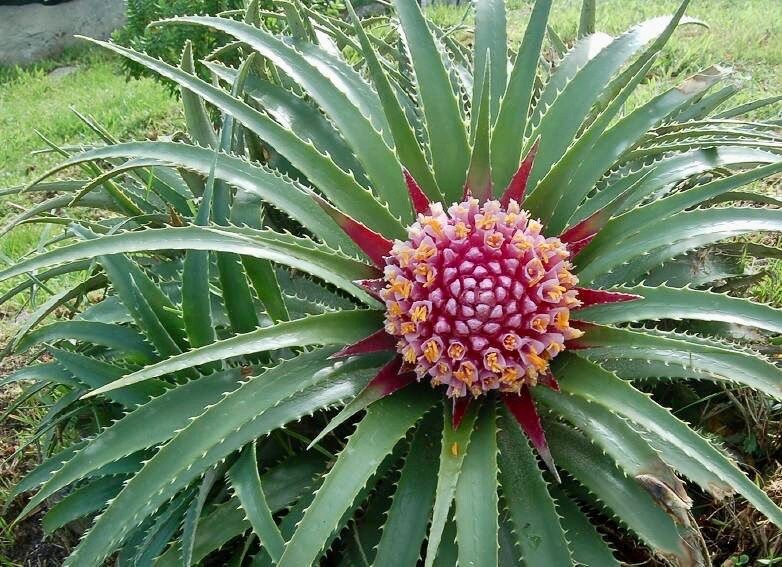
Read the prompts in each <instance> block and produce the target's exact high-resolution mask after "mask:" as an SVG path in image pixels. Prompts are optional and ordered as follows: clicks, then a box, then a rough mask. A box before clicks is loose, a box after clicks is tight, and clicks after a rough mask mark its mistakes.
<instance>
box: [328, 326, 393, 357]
mask: <svg viewBox="0 0 782 567" xmlns="http://www.w3.org/2000/svg"><path fill="white" fill-rule="evenodd" d="M395 349H396V339H395V338H394V337H392V336H391V335H389V334H388V333H386V331H385V330H384V329H380V330H379V331H377V332H375V333H372V334H371V335H369V336H368V337H365V338H363V339H361V340H360V341H358V342H355V343H353V344H352V345H348V346H346V347H345V348H343V349H342V350H340V351H337V352H335V353H334V354H332V355H331V356H330V357H329V358H343V357H346V356H354V355H357V354H368V353H370V352H382V351H386V350H395Z"/></svg>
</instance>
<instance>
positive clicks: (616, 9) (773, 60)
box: [429, 0, 782, 117]
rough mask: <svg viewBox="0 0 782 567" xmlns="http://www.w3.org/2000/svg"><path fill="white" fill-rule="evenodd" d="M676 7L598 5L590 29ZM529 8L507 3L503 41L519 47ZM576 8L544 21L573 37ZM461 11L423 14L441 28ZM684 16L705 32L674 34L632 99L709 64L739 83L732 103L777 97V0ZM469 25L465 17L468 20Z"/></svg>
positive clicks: (716, 6) (573, 2)
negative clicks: (728, 69)
mask: <svg viewBox="0 0 782 567" xmlns="http://www.w3.org/2000/svg"><path fill="white" fill-rule="evenodd" d="M679 4H680V0H655V1H653V2H651V1H648V0H597V16H596V21H597V25H596V28H597V30H598V31H602V32H606V33H609V34H611V35H617V34H620V33H622V32H624V31H626V30H627V29H628V28H630V27H631V26H633V25H634V24H636V23H639V22H641V21H643V20H646V19H649V18H653V17H656V16H661V15H666V14H671V13H673V12H674V11H675V10H676V9H677V8H678V6H679ZM532 5H533V2H532V1H531V0H508V36H509V38H510V40H511V42H512V43H513V44H514V45H518V44H519V43H520V42H521V38H522V37H523V35H524V30H525V28H526V25H527V21H528V19H529V14H530V12H531V10H532ZM580 8H581V1H580V0H554V3H553V7H552V10H551V17H550V24H551V27H552V28H553V29H554V31H555V32H556V33H557V35H559V36H560V37H561V38H562V39H563V40H565V41H566V42H572V40H573V39H574V38H575V36H576V30H577V28H578V20H579V12H580ZM465 10H470V9H469V8H467V7H464V6H458V7H453V6H443V5H440V6H435V7H433V8H431V9H430V10H429V15H430V16H431V17H432V18H433V19H434V20H435V21H437V22H439V23H441V24H456V23H458V22H460V21H461V20H462V18H463V17H464V13H465ZM686 13H687V15H688V16H690V17H692V18H696V19H699V20H702V21H703V22H705V23H706V24H707V25H708V26H709V29H704V28H702V27H700V26H684V27H682V28H680V29H679V30H677V32H676V33H675V34H674V36H673V38H672V39H671V41H670V42H669V43H668V44H667V45H666V46H665V48H664V49H663V51H662V53H661V54H660V57H659V60H658V62H657V63H656V64H655V67H654V69H653V73H654V74H653V75H652V77H650V78H649V79H648V80H647V81H646V82H645V83H644V84H643V85H642V86H641V88H640V89H638V92H637V94H636V96H635V97H634V100H636V101H638V100H647V99H648V98H649V97H650V96H651V95H653V94H656V93H658V92H660V91H662V90H664V89H667V88H670V87H671V86H674V85H676V84H677V83H679V82H681V81H682V80H684V78H685V77H687V76H689V75H691V74H693V73H696V72H697V71H699V70H701V69H704V68H706V67H708V66H710V65H713V64H715V63H716V64H721V65H724V66H728V67H732V68H733V69H734V71H735V73H736V75H735V80H736V81H737V82H739V83H742V84H743V87H744V88H743V89H742V91H741V92H739V93H738V94H736V95H735V96H734V97H733V98H732V99H731V101H730V106H733V105H738V104H741V103H743V102H747V101H749V100H755V99H758V98H764V97H767V96H771V95H774V94H780V93H782V42H780V38H782V3H780V2H779V0H744V1H736V0H692V1H691V3H690V5H689V7H688V8H687V12H686ZM471 20H472V18H471V15H468V16H467V18H466V21H467V22H471ZM632 104H633V99H631V101H630V102H629V105H630V106H632ZM779 110H780V105H777V106H776V107H775V108H768V109H766V110H765V111H763V112H761V113H759V114H757V115H756V116H754V117H759V116H761V115H762V116H768V115H771V114H774V115H776V114H778V113H779ZM750 116H751V117H752V115H750Z"/></svg>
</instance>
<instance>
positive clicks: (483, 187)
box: [462, 175, 492, 203]
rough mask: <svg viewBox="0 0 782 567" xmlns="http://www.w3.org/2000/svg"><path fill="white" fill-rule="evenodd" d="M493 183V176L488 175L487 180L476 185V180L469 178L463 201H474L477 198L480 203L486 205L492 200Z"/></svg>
mask: <svg viewBox="0 0 782 567" xmlns="http://www.w3.org/2000/svg"><path fill="white" fill-rule="evenodd" d="M491 193H492V183H491V176H489V175H487V176H486V178H485V179H483V180H481V182H480V183H478V184H476V182H475V180H474V179H470V177H469V175H468V177H467V183H465V184H464V191H463V192H462V201H466V200H468V199H472V198H473V197H475V198H476V199H478V202H480V203H485V202H486V201H488V200H489V199H491Z"/></svg>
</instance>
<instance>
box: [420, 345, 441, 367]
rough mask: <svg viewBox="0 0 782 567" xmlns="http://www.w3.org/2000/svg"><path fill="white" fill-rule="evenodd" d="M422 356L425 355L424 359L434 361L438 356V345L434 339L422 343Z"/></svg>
mask: <svg viewBox="0 0 782 567" xmlns="http://www.w3.org/2000/svg"><path fill="white" fill-rule="evenodd" d="M424 356H425V357H426V360H428V361H429V362H431V363H434V362H435V361H436V360H437V359H439V358H440V345H438V344H437V342H436V341H432V340H429V341H426V342H425V343H424Z"/></svg>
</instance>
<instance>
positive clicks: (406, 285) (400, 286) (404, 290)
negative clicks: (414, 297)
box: [390, 276, 413, 299]
mask: <svg viewBox="0 0 782 567" xmlns="http://www.w3.org/2000/svg"><path fill="white" fill-rule="evenodd" d="M390 289H391V291H392V292H393V293H396V294H398V295H401V296H402V297H403V298H404V299H407V298H408V297H410V293H411V292H412V291H413V284H412V282H411V281H410V280H408V279H406V278H403V277H402V276H397V277H396V278H394V281H392V282H391V287H390Z"/></svg>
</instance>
